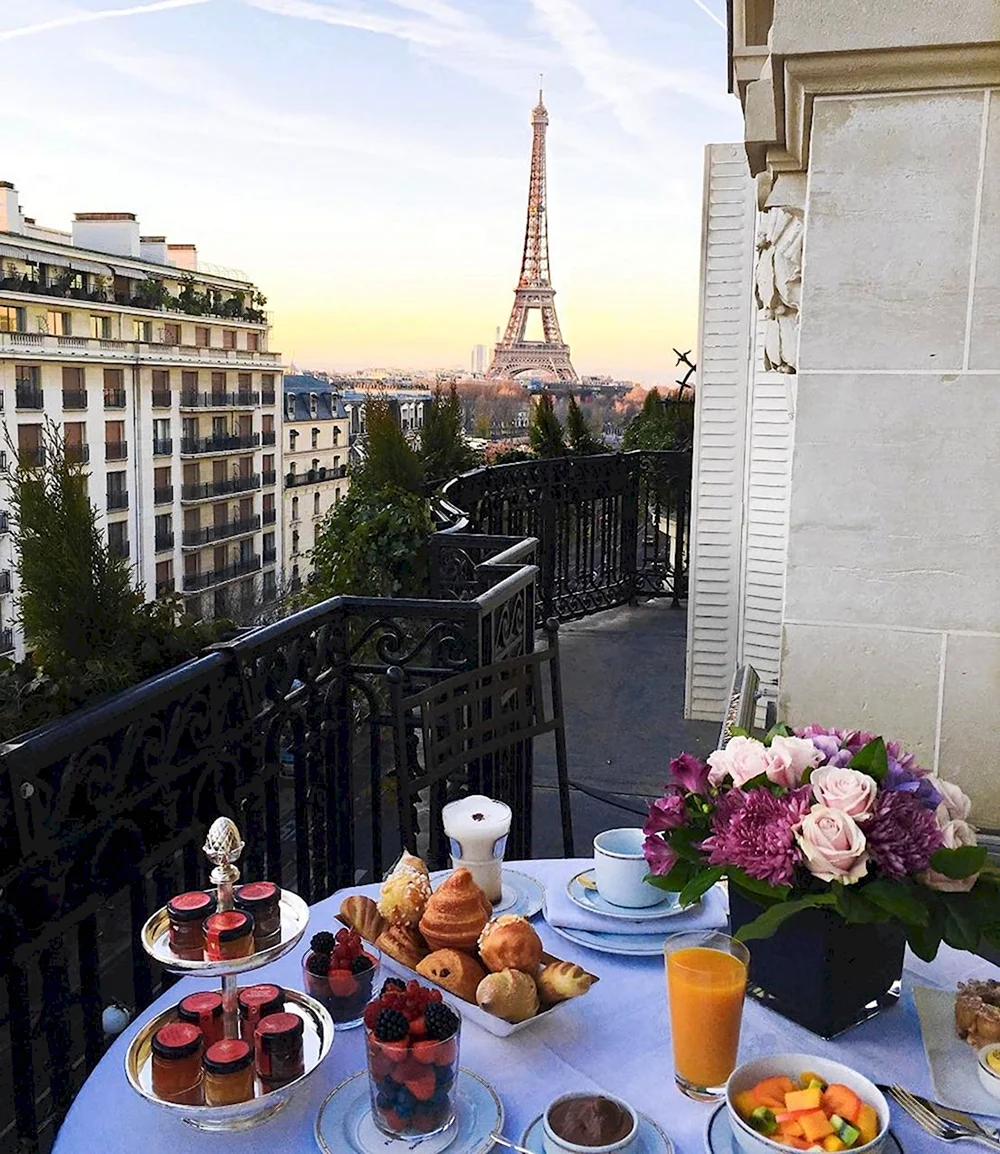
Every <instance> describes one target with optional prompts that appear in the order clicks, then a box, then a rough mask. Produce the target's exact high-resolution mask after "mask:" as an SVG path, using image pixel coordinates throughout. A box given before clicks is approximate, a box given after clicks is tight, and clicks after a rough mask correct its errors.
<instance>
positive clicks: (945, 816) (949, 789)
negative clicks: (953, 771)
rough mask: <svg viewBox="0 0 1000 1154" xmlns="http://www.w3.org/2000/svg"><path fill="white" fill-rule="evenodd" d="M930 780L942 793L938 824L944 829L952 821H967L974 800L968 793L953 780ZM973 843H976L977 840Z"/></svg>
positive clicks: (938, 778)
mask: <svg viewBox="0 0 1000 1154" xmlns="http://www.w3.org/2000/svg"><path fill="white" fill-rule="evenodd" d="M930 780H931V784H932V785H933V786H934V788H935V789H936V790H937V791H938V793H939V794H940V795H941V804H940V805H939V806H938V807H937V819H938V825H939V826H940V827H941V828H942V829H944V827H945V826H946V825H947V824H948V823H949V822H951V821H961V822H967V821H968V820H969V814H970V813H971V812H972V801H971V799H970V798H969V797H968V795H967V794H965V793H963V792H962V790H961V789H959V787H958V786H957V785H955V783H954V782H953V781H942V780H941V778H940V777H932V778H931V779H930ZM965 844H968V843H965ZM971 844H973V845H975V842H973V843H971Z"/></svg>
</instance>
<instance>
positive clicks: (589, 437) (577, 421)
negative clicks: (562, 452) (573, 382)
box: [566, 393, 605, 457]
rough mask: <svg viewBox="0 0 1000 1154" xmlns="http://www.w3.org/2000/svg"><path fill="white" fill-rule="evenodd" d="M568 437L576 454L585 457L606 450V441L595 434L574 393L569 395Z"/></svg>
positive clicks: (571, 448) (567, 411) (567, 410)
mask: <svg viewBox="0 0 1000 1154" xmlns="http://www.w3.org/2000/svg"><path fill="white" fill-rule="evenodd" d="M566 439H567V440H568V441H569V451H570V452H571V453H572V454H573V455H574V456H578V457H583V456H586V455H588V454H590V453H603V452H605V445H604V443H603V442H602V441H601V439H600V438H599V437H597V436H595V435H594V433H593V430H592V429H591V428H590V426H589V425H588V424H587V419H586V417H584V415H583V410H582V409H581V408H580V406H579V405H578V404H577V401H576V397H574V396H573V394H572V393H570V395H569V405H568V407H567V409H566Z"/></svg>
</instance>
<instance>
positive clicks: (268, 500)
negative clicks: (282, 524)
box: [263, 493, 274, 513]
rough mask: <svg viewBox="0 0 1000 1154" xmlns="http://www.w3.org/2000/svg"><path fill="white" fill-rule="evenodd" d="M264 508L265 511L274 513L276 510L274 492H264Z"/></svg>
mask: <svg viewBox="0 0 1000 1154" xmlns="http://www.w3.org/2000/svg"><path fill="white" fill-rule="evenodd" d="M263 509H264V512H265V513H273V512H274V494H273V493H265V494H264V501H263Z"/></svg>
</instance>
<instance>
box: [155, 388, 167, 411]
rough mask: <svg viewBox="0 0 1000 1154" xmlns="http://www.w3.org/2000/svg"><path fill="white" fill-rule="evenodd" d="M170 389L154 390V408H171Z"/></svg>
mask: <svg viewBox="0 0 1000 1154" xmlns="http://www.w3.org/2000/svg"><path fill="white" fill-rule="evenodd" d="M170 398H171V394H170V390H169V389H167V390H166V391H165V392H164V391H162V390H159V389H154V390H153V408H154V409H169V408H170Z"/></svg>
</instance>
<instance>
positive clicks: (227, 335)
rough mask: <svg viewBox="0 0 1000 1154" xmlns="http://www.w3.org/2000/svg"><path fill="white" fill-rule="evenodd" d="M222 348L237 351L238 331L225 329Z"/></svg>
mask: <svg viewBox="0 0 1000 1154" xmlns="http://www.w3.org/2000/svg"><path fill="white" fill-rule="evenodd" d="M222 347H223V348H224V349H235V348H236V330H235V329H223V330H222Z"/></svg>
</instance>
